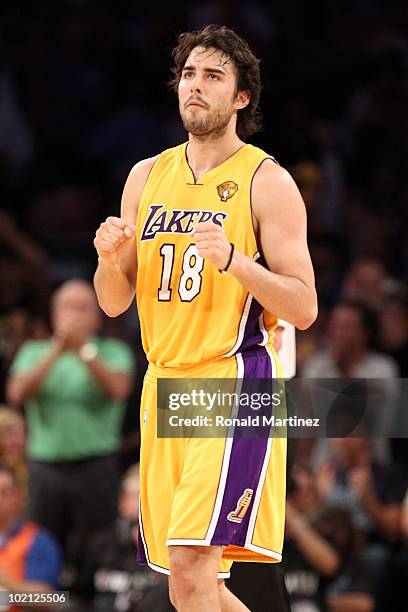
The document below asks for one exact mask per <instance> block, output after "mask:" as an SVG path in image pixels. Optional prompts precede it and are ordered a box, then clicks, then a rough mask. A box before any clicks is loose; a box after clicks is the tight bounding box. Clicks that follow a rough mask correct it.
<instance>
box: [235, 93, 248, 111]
mask: <svg viewBox="0 0 408 612" xmlns="http://www.w3.org/2000/svg"><path fill="white" fill-rule="evenodd" d="M250 101H251V92H250V91H248V90H247V89H244V90H242V91H239V92H238V93H237V95H236V98H235V106H236V109H237V110H242V109H243V108H246V107H247V106H248V104H249V103H250Z"/></svg>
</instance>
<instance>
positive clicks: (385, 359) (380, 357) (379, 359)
mask: <svg viewBox="0 0 408 612" xmlns="http://www.w3.org/2000/svg"><path fill="white" fill-rule="evenodd" d="M365 365H366V367H370V368H375V370H376V371H377V370H378V372H379V373H378V377H379V378H381V377H384V378H386V377H387V376H390V377H391V378H392V377H397V376H398V365H397V362H396V361H395V359H393V357H390V356H389V355H386V354H385V353H380V352H378V351H369V352H368V353H367V355H366V358H365ZM373 374H375V372H374V373H373Z"/></svg>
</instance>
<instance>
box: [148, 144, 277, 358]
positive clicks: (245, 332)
mask: <svg viewBox="0 0 408 612" xmlns="http://www.w3.org/2000/svg"><path fill="white" fill-rule="evenodd" d="M267 157H268V155H267V154H266V153H265V152H263V151H261V150H260V149H257V148H256V147H253V146H252V145H245V146H243V147H242V148H241V149H240V150H238V151H237V152H236V153H235V154H234V155H232V156H231V157H230V158H229V159H227V160H225V161H224V162H223V163H222V164H220V165H219V166H217V167H216V168H214V169H213V170H211V171H209V172H207V173H206V174H204V175H203V176H202V177H200V179H199V180H198V181H197V182H195V180H194V176H193V174H192V171H191V169H190V167H189V166H188V163H187V158H186V144H183V145H180V146H178V147H175V148H173V149H169V150H167V151H164V152H163V153H162V154H161V155H160V157H159V158H158V160H157V161H156V163H155V165H154V166H153V168H152V170H151V172H150V175H149V177H148V179H147V182H146V185H145V187H144V190H143V193H142V197H141V200H140V203H139V209H138V218H137V257H138V273H137V288H136V297H137V303H138V311H139V317H140V323H141V331H142V341H143V347H144V349H145V351H146V353H147V357H148V359H149V361H150V362H152V363H154V364H156V365H164V366H168V367H180V366H188V365H190V364H196V363H200V362H201V363H202V362H206V361H209V360H216V359H218V358H220V357H222V356H225V355H232V354H234V353H235V352H237V351H238V350H243V349H245V348H248V347H250V346H256V345H257V344H264V343H266V341H267V339H268V337H267V332H266V330H265V328H264V324H263V315H262V309H261V307H260V306H259V305H258V304H257V303H256V302H255V301H254V300H252V299H251V297H250V296H248V292H247V291H246V290H245V289H244V287H242V285H241V284H240V283H239V282H238V281H237V280H236V279H235V278H234V277H233V276H232V275H229V274H220V273H219V271H218V270H217V269H216V267H215V266H214V265H213V263H212V262H210V261H205V260H203V259H202V258H201V257H199V256H198V255H197V251H196V247H195V241H194V238H193V236H192V231H193V228H194V226H195V225H196V224H197V223H199V222H202V221H212V222H213V223H216V224H217V225H220V226H222V227H223V228H224V231H225V234H226V236H227V238H228V240H229V241H230V242H232V243H234V245H235V248H236V249H237V250H238V251H241V252H242V253H245V254H246V255H247V256H248V257H251V258H255V259H256V258H257V257H259V255H258V253H257V244H256V238H255V234H254V230H253V224H252V215H251V202H250V194H251V182H252V178H253V175H254V173H255V171H256V169H257V168H258V166H259V164H260V163H261V162H262V160H264V159H265V158H267Z"/></svg>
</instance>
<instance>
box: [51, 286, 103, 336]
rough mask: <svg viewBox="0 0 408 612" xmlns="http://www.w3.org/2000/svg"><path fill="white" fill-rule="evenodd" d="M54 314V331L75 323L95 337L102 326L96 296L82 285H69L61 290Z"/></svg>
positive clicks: (56, 298) (55, 303)
mask: <svg viewBox="0 0 408 612" xmlns="http://www.w3.org/2000/svg"><path fill="white" fill-rule="evenodd" d="M52 314H53V317H52V319H53V327H54V329H59V328H60V327H61V326H62V325H64V324H65V323H66V322H67V321H69V322H72V321H73V322H75V324H77V325H79V326H80V327H81V329H83V331H84V332H85V333H86V334H88V335H94V334H96V333H97V331H98V328H99V325H100V316H99V312H98V308H97V303H96V298H95V295H94V294H93V291H92V290H91V289H90V288H88V287H87V286H84V285H83V284H82V283H67V285H65V286H63V287H62V288H61V289H60V290H59V292H58V294H57V296H56V297H55V302H54V308H53V313H52Z"/></svg>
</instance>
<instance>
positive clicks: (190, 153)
mask: <svg viewBox="0 0 408 612" xmlns="http://www.w3.org/2000/svg"><path fill="white" fill-rule="evenodd" d="M244 144H245V143H244V142H243V141H242V140H241V139H240V138H238V136H237V134H236V132H235V131H234V132H233V133H230V134H229V133H226V134H223V135H222V136H219V135H214V134H208V135H206V136H195V135H194V134H189V135H188V146H187V159H188V164H189V166H190V168H191V170H192V171H193V174H194V176H195V178H196V180H198V179H199V178H200V176H202V175H203V174H205V173H206V172H209V171H210V170H212V169H213V168H216V167H217V166H219V165H220V164H222V162H224V161H225V160H226V159H228V158H229V157H231V155H233V154H234V153H235V152H236V151H238V149H240V148H241V147H242V146H243V145H244Z"/></svg>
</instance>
